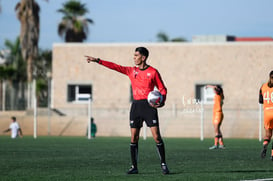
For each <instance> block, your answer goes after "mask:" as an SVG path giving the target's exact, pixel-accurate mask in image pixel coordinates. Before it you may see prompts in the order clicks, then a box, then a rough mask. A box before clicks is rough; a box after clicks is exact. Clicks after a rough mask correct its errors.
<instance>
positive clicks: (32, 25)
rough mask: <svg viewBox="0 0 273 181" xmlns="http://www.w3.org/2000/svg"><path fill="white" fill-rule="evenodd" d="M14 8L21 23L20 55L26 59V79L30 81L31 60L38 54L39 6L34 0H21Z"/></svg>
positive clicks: (31, 73) (31, 71) (31, 75)
mask: <svg viewBox="0 0 273 181" xmlns="http://www.w3.org/2000/svg"><path fill="white" fill-rule="evenodd" d="M15 10H16V13H17V18H18V19H19V21H20V23H21V32H20V43H21V48H22V56H23V58H24V60H26V61H27V80H28V83H31V82H32V77H33V60H34V59H35V57H36V56H37V55H38V41H39V33H40V24H39V19H40V17H39V12H40V7H39V5H38V4H37V3H36V2H35V0H21V2H19V3H17V4H16V7H15Z"/></svg>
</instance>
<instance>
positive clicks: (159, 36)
mask: <svg viewBox="0 0 273 181" xmlns="http://www.w3.org/2000/svg"><path fill="white" fill-rule="evenodd" d="M157 39H158V41H160V42H185V41H187V40H186V39H185V38H182V37H176V38H173V39H170V38H169V36H168V35H167V34H166V33H165V32H159V33H158V34H157Z"/></svg>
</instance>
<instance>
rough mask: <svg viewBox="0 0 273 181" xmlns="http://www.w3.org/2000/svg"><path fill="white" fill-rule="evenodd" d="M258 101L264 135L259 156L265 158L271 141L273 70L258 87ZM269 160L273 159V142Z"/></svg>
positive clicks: (272, 126) (272, 125) (272, 128)
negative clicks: (265, 81)
mask: <svg viewBox="0 0 273 181" xmlns="http://www.w3.org/2000/svg"><path fill="white" fill-rule="evenodd" d="M259 103H260V104H263V110H264V129H265V136H264V141H263V149H262V151H261V158H265V156H266V151H267V146H268V144H269V143H270V141H271V137H272V130H273V70H272V71H271V72H270V73H269V80H268V82H267V83H264V84H263V85H262V87H261V88H260V94H259ZM271 160H272V161H273V144H272V150H271Z"/></svg>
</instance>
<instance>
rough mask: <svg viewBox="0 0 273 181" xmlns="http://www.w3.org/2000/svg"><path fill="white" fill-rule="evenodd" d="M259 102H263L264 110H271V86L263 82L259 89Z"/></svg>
mask: <svg viewBox="0 0 273 181" xmlns="http://www.w3.org/2000/svg"><path fill="white" fill-rule="evenodd" d="M259 102H260V103H261V104H263V107H264V110H273V87H272V88H270V87H268V84H267V83H265V84H263V85H262V87H261V89H260V97H259Z"/></svg>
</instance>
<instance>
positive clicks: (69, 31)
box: [58, 0, 93, 42]
mask: <svg viewBox="0 0 273 181" xmlns="http://www.w3.org/2000/svg"><path fill="white" fill-rule="evenodd" d="M58 12H60V13H62V14H63V18H62V21H61V22H60V23H59V25H58V34H59V36H61V37H62V38H64V40H65V42H83V41H84V40H86V39H87V35H88V23H90V24H92V23H93V20H92V19H89V18H84V15H85V14H86V13H88V9H87V8H86V6H85V4H82V3H81V2H79V1H76V0H70V1H68V2H66V3H64V4H63V8H62V9H59V10H58Z"/></svg>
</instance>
